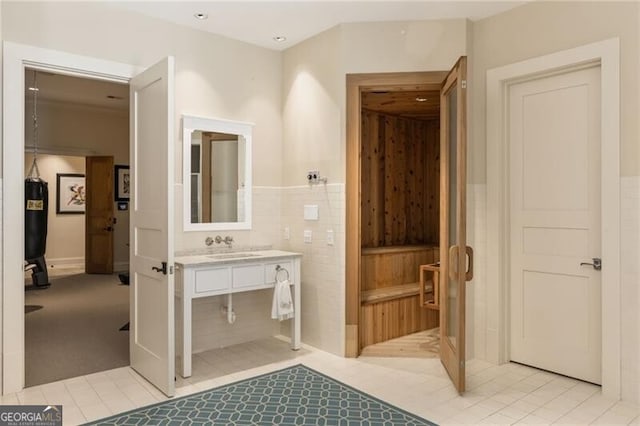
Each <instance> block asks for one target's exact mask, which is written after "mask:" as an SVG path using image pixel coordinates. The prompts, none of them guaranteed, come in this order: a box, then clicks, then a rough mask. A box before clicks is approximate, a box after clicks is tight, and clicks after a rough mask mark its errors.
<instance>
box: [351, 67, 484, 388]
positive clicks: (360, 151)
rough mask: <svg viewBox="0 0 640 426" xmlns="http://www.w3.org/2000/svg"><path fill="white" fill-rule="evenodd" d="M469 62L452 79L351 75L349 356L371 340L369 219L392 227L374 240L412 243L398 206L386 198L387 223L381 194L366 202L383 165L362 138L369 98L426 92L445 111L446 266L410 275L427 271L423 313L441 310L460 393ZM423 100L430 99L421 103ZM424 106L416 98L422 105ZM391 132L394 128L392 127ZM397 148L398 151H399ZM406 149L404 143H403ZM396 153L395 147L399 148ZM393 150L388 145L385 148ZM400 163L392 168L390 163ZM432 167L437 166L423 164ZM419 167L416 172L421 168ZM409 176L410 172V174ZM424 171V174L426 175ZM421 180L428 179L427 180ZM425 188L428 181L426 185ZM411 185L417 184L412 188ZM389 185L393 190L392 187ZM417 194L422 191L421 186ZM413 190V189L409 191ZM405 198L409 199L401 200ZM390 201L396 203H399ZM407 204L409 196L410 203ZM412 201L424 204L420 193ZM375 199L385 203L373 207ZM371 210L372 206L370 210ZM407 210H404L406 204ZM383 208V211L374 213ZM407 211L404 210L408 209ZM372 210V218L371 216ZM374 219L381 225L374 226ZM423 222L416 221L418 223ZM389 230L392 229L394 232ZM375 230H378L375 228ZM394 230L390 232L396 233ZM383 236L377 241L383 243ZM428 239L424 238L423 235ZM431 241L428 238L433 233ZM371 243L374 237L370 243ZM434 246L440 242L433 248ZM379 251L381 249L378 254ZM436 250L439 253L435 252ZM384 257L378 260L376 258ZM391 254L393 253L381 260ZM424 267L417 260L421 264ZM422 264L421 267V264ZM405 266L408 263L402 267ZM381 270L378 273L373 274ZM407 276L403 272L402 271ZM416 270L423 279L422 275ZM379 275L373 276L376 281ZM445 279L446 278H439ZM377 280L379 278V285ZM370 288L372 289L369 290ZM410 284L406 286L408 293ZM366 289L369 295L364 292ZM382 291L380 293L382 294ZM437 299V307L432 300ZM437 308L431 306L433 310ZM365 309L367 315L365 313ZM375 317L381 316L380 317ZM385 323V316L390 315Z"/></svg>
mask: <svg viewBox="0 0 640 426" xmlns="http://www.w3.org/2000/svg"><path fill="white" fill-rule="evenodd" d="M466 73H467V58H466V57H460V58H459V60H458V61H457V62H456V64H455V65H454V66H453V68H452V69H451V70H450V71H449V72H424V73H389V74H351V75H347V185H346V189H347V191H346V195H347V203H346V212H347V217H346V219H347V220H346V298H345V299H346V327H345V329H346V330H345V336H346V342H345V354H346V356H349V357H357V356H358V355H360V353H361V349H362V344H361V343H362V337H363V335H364V336H366V333H367V332H368V330H365V329H363V325H364V324H365V321H364V320H363V313H364V312H365V309H366V307H365V305H366V302H367V299H366V294H365V292H364V291H367V287H364V288H363V280H362V279H363V278H364V277H365V274H364V271H365V270H366V268H365V267H363V265H364V264H365V259H364V256H365V255H367V254H368V253H367V248H365V249H363V244H362V243H363V240H362V236H363V235H367V233H364V234H363V232H362V229H363V228H362V227H363V225H365V223H364V218H365V214H368V215H370V217H369V219H368V221H367V223H366V225H367V226H368V225H369V224H370V223H371V224H376V223H377V224H379V223H380V222H383V223H384V225H383V226H384V237H383V238H381V237H380V234H381V231H377V233H376V231H374V230H373V229H372V232H371V234H372V235H373V241H376V239H377V241H378V243H379V242H381V241H383V240H384V242H385V243H386V242H387V241H388V240H390V241H391V242H393V241H394V238H396V236H394V232H393V230H394V227H395V228H396V233H397V235H398V236H402V235H403V233H404V235H405V237H406V232H405V231H404V230H405V229H406V223H402V218H403V216H404V214H399V215H397V216H396V217H395V218H394V217H391V218H390V219H391V220H388V219H389V216H391V215H389V214H387V211H388V210H389V207H390V204H392V203H388V199H387V198H388V195H387V194H384V195H383V196H382V198H383V202H384V206H383V209H384V213H382V216H383V219H382V220H381V219H380V214H381V213H380V212H379V210H378V209H379V208H380V206H379V204H380V202H379V199H380V196H379V195H378V194H375V192H374V193H373V195H372V196H370V197H369V199H368V200H366V199H364V198H363V197H362V195H363V194H365V193H366V191H365V188H364V187H363V180H362V179H361V178H362V177H363V172H364V171H365V170H367V168H368V169H371V170H377V169H379V168H380V166H377V165H376V166H374V167H373V168H372V167H371V166H370V165H368V164H367V163H368V162H370V159H369V157H370V154H367V155H366V156H365V150H364V147H363V145H362V141H363V138H362V135H363V134H364V132H365V126H364V121H363V120H362V117H361V115H362V108H361V105H362V101H363V99H364V95H363V94H365V93H368V92H384V91H396V92H407V91H425V92H426V93H428V92H433V93H434V94H435V93H437V94H438V96H439V105H440V120H439V126H440V131H439V132H438V133H439V139H440V151H439V157H440V158H439V160H440V161H439V164H440V178H439V179H438V181H439V188H440V193H439V196H438V199H439V213H438V217H439V220H438V223H439V229H438V231H437V232H436V233H435V234H437V235H439V241H438V244H437V251H436V253H437V257H436V255H435V254H434V256H433V257H432V260H431V261H432V262H433V261H435V260H436V259H439V262H440V263H439V264H437V265H436V264H431V265H424V264H423V265H413V266H412V265H408V266H409V269H410V270H411V269H413V270H414V271H416V270H417V271H419V274H418V275H419V282H418V283H417V289H418V300H420V308H433V309H436V310H438V312H439V313H438V317H439V323H438V325H439V328H440V339H439V343H440V351H439V354H440V360H441V362H442V363H443V365H444V367H445V369H446V370H447V372H448V373H449V376H450V377H451V379H452V381H453V383H454V385H455V386H456V389H457V390H458V392H460V393H462V392H464V389H465V360H466V349H465V348H466V346H465V312H466V296H465V291H466V285H465V283H466V282H467V281H470V280H471V279H472V278H473V250H472V249H471V248H470V247H468V246H467V245H466V182H467V181H466V167H467V161H466V158H467V137H466V129H467V123H466V116H467V113H466V108H467V77H466ZM417 97H419V98H420V99H425V101H426V99H428V98H423V97H422V96H417ZM415 100H416V99H415V98H414V101H415ZM385 127H386V125H385ZM391 145H392V144H391ZM400 146H401V147H402V144H400ZM392 149H393V148H392ZM385 150H386V146H385ZM400 151H404V148H401V149H399V150H398V149H396V150H395V151H394V155H399V156H400V157H404V155H402V154H399V152H400ZM413 160H414V159H413V158H411V159H410V161H409V162H408V163H407V164H406V165H405V166H408V167H406V170H403V171H402V172H400V171H398V170H396V171H395V172H397V173H398V174H403V173H405V172H406V173H409V172H408V171H410V170H412V167H411V161H413ZM387 163H391V164H392V163H393V161H390V162H388V161H386V159H385V162H384V164H385V166H384V167H385V171H386V164H387ZM423 167H429V165H426V166H425V165H423ZM414 168H415V167H414ZM407 170H408V171H407ZM395 172H392V171H391V170H389V173H383V174H382V180H384V181H391V182H393V181H394V178H395V176H393V173H395ZM421 172H422V171H421ZM373 174H374V175H376V177H375V179H377V180H380V177H381V176H380V174H379V173H378V172H374V173H373ZM420 174H421V173H420ZM423 183H424V182H423ZM405 184H406V186H409V188H410V184H408V182H407V183H405ZM385 185H386V184H385ZM402 189H403V188H401V187H399V185H398V184H396V185H394V186H393V192H400V191H402ZM414 189H415V187H414ZM409 191H410V190H409ZM396 195H398V198H400V199H402V194H396ZM396 195H393V194H389V196H396ZM406 198H407V197H405V200H406ZM408 198H409V199H413V200H414V203H415V201H416V198H415V194H413V192H412V195H411V196H410V197H408ZM371 200H378V201H376V202H374V203H373V204H372V203H371ZM364 203H369V205H368V207H367V208H366V209H365V208H364V207H363V206H364ZM400 204H402V203H400ZM370 205H373V206H375V209H373V208H370ZM406 207H407V206H406V205H405V206H404V208H405V209H406ZM367 210H368V213H365V211H367ZM372 218H373V219H372ZM414 221H415V218H412V219H411V222H412V223H413V222H414ZM387 224H389V226H387ZM372 228H375V227H372ZM389 228H390V229H389ZM376 235H377V236H376ZM423 235H424V234H423ZM427 235H428V233H427ZM367 238H369V237H367ZM431 244H432V245H433V243H431ZM374 250H379V249H374ZM432 250H433V249H432ZM376 254H378V253H376ZM381 254H382V255H385V254H386V253H381ZM416 260H417V259H416ZM414 262H415V261H414ZM400 263H402V262H400ZM373 269H376V268H373ZM378 269H379V270H382V271H384V272H389V269H391V271H390V274H391V275H392V276H393V275H398V272H397V271H396V272H393V269H394V267H393V262H391V264H388V265H381V267H380V268H378ZM395 269H399V270H400V271H401V270H402V269H403V268H402V266H400V267H399V268H395ZM417 271H416V272H417ZM423 271H430V272H432V273H433V275H432V276H431V277H432V278H431V283H432V284H431V291H432V292H433V294H432V295H431V296H430V298H427V297H426V295H425V293H426V291H427V290H426V288H427V286H428V285H427V284H428V280H426V279H424V278H423V277H424V275H423ZM369 275H371V274H369ZM437 277H440V278H437ZM374 281H375V279H374ZM391 284H392V285H391V286H392V287H398V286H397V285H395V284H396V283H395V282H391ZM366 285H367V286H368V285H369V283H367V284H366ZM403 286H404V284H402V283H400V287H403ZM363 290H364V291H363ZM374 292H375V290H374ZM429 299H430V301H429ZM429 305H430V306H429ZM363 308H364V309H363ZM374 312H375V311H374ZM380 316H381V317H383V322H384V321H386V319H385V318H384V316H385V313H384V312H382V313H381V315H380ZM399 320H400V321H399V322H403V321H404V322H405V323H406V322H407V316H406V314H404V313H402V312H400V313H399Z"/></svg>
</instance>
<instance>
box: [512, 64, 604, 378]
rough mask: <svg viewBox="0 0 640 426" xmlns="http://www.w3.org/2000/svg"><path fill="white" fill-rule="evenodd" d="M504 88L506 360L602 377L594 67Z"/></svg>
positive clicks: (597, 113)
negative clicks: (507, 258) (508, 257)
mask: <svg viewBox="0 0 640 426" xmlns="http://www.w3.org/2000/svg"><path fill="white" fill-rule="evenodd" d="M508 96H509V114H508V117H509V118H508V120H509V146H510V157H511V159H510V186H511V190H510V197H509V198H510V200H511V206H510V215H509V222H510V224H511V289H510V290H511V359H512V360H513V361H517V362H520V363H522V364H527V365H531V366H534V367H538V368H543V369H545V370H549V371H553V372H556V373H560V374H563V375H566V376H570V377H575V378H577V379H581V380H585V381H588V382H591V383H596V384H600V383H601V347H602V336H601V333H602V326H601V324H602V321H601V297H600V295H601V272H600V270H601V266H600V264H599V263H598V262H599V261H600V259H599V258H600V257H601V256H602V254H601V253H602V251H601V244H600V234H601V223H600V222H601V221H600V209H601V202H600V186H601V185H600V145H601V143H600V67H599V66H591V67H589V68H586V69H577V70H571V71H567V72H565V73H561V74H556V75H551V76H546V77H541V78H538V79H534V80H527V81H524V82H520V83H515V84H513V85H512V86H511V87H510V88H509V95H508ZM543 164H544V166H543V167H542V166H541V165H543ZM593 258H595V259H596V260H592V259H593ZM594 262H595V263H594ZM559 353H562V356H561V357H559V356H558V354H559Z"/></svg>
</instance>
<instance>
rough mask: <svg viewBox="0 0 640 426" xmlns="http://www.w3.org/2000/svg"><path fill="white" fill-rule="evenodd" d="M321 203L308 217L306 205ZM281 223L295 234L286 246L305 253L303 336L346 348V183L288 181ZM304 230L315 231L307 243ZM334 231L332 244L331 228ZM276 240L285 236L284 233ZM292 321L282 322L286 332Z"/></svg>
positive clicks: (337, 351)
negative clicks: (311, 217)
mask: <svg viewBox="0 0 640 426" xmlns="http://www.w3.org/2000/svg"><path fill="white" fill-rule="evenodd" d="M305 205H317V206H318V209H319V220H317V221H316V220H304V206H305ZM281 221H282V222H281V227H282V229H284V228H289V234H290V238H289V240H284V245H283V247H282V248H283V249H285V250H290V251H294V252H299V253H302V254H303V257H302V302H301V303H302V318H301V319H302V340H303V341H304V342H305V343H307V344H309V345H312V346H315V347H317V348H321V349H323V350H325V351H328V352H332V353H334V354H338V355H342V354H344V349H343V348H344V328H345V326H344V324H345V279H344V276H345V223H344V221H345V185H344V184H341V183H340V184H327V185H325V184H319V185H313V186H294V187H286V188H284V189H283V193H282V217H281ZM305 230H310V231H311V232H312V240H311V243H305V242H304V238H303V234H304V231H305ZM330 230H331V231H333V240H334V242H333V244H332V245H331V244H329V242H328V241H327V231H330ZM275 241H283V237H282V235H281V236H280V238H279V239H277V240H275ZM287 332H288V325H287V326H283V327H282V334H285V335H286V334H287Z"/></svg>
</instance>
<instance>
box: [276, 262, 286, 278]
mask: <svg viewBox="0 0 640 426" xmlns="http://www.w3.org/2000/svg"><path fill="white" fill-rule="evenodd" d="M280 272H285V273H286V274H287V277H286V278H285V279H284V280H285V281H288V280H289V271H287V269H286V268H283V267H282V266H280V265H276V281H278V282H281V281H280V280H279V279H278V277H279V275H280Z"/></svg>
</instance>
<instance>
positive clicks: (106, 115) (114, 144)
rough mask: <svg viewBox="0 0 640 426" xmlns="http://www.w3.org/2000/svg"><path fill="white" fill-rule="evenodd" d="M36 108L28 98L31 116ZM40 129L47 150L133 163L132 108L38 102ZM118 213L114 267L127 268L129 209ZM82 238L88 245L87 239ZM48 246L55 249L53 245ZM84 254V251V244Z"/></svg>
mask: <svg viewBox="0 0 640 426" xmlns="http://www.w3.org/2000/svg"><path fill="white" fill-rule="evenodd" d="M32 108H33V106H32V102H31V101H28V102H27V105H26V116H27V117H29V114H30V113H31V111H32ZM38 129H39V130H38V135H39V138H38V139H39V144H38V145H39V147H40V148H42V149H43V150H49V151H45V152H51V153H55V154H70V155H80V156H83V157H84V156H88V155H112V156H113V157H114V164H123V165H127V164H129V114H128V111H122V110H113V109H107V108H97V107H91V106H83V105H75V104H67V103H60V102H43V101H38ZM25 145H27V146H31V145H33V127H32V126H31V120H26V125H25ZM82 161H83V166H82V170H84V159H83V160H82ZM83 173H84V171H83ZM54 184H55V173H54V174H53V181H49V190H50V191H51V185H54ZM54 208H55V205H54ZM54 211H55V210H54ZM114 215H115V216H114V217H115V218H116V220H117V223H116V225H115V227H114V235H113V247H114V250H113V251H114V253H113V255H114V257H113V261H114V267H115V268H116V270H124V269H126V268H127V265H128V264H129V247H128V246H127V244H128V242H129V211H128V210H127V211H118V210H117V206H116V205H115V204H114ZM83 220H84V216H83ZM83 229H84V228H83ZM82 241H83V244H84V239H83V240H82ZM48 247H50V248H52V246H48ZM82 253H84V245H83V250H82ZM47 254H48V257H53V254H51V253H47ZM83 256H84V255H83ZM56 257H57V256H56Z"/></svg>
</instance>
